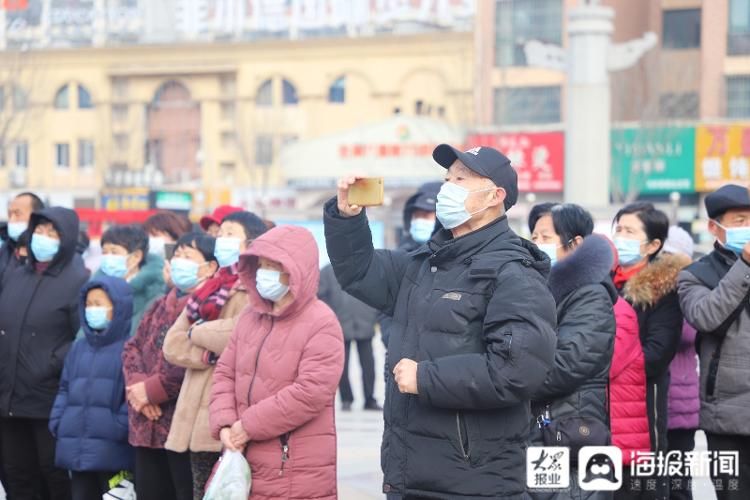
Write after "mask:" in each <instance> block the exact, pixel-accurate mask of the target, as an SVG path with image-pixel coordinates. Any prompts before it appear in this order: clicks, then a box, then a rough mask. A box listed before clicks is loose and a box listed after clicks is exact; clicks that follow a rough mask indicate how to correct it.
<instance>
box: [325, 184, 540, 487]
mask: <svg viewBox="0 0 750 500" xmlns="http://www.w3.org/2000/svg"><path fill="white" fill-rule="evenodd" d="M325 233H326V245H327V248H328V254H329V257H330V259H331V263H332V265H333V268H334V271H335V273H336V277H337V278H338V280H339V282H340V283H341V284H342V286H343V288H344V289H345V290H346V291H347V292H349V293H351V294H352V295H354V296H355V297H358V298H359V299H360V300H362V301H364V302H366V303H368V304H369V305H371V306H372V307H375V308H376V309H380V310H383V311H384V312H385V313H387V314H391V315H392V317H393V324H392V332H391V335H392V336H391V339H390V343H389V351H388V356H387V361H386V365H387V368H386V371H387V373H388V379H387V381H386V402H385V411H384V418H385V429H384V434H383V446H382V452H381V460H382V466H383V472H384V485H383V491H384V492H385V493H389V492H390V493H397V492H398V493H402V494H406V495H414V496H418V497H426V498H438V499H456V498H523V497H524V490H525V477H526V474H525V469H526V465H525V460H526V443H527V441H528V431H529V420H530V418H531V413H530V403H529V402H530V399H531V395H532V394H533V393H534V392H536V391H537V390H538V389H539V387H540V386H541V384H542V383H543V382H544V378H545V376H546V374H547V371H548V370H549V368H550V367H551V366H552V362H553V359H554V349H555V304H554V300H553V298H552V295H551V294H550V292H549V290H548V289H547V285H546V282H545V278H546V275H547V273H548V272H549V259H547V258H546V256H544V254H542V253H541V252H540V251H539V250H538V249H537V248H536V247H535V246H534V245H533V244H531V243H529V242H527V241H525V240H523V239H521V238H519V237H518V236H516V235H515V233H513V231H511V230H510V228H509V226H508V220H507V218H506V217H501V218H499V219H497V220H496V221H495V222H493V223H491V224H489V225H487V226H485V227H484V228H482V229H480V230H477V231H475V232H473V233H471V234H467V235H465V236H462V237H460V238H455V239H454V238H453V237H452V234H451V233H450V232H449V231H441V232H439V233H437V234H435V235H434V236H433V238H432V240H431V241H430V242H429V243H428V244H427V245H423V246H421V247H420V248H418V249H417V250H415V251H414V252H411V253H408V254H407V253H403V252H392V251H387V250H378V251H375V250H374V249H373V246H372V238H371V235H370V229H369V226H368V223H367V217H366V215H365V214H364V213H362V214H361V215H359V216H356V217H352V218H343V217H341V216H340V215H339V213H338V209H337V207H336V200H335V199H334V200H331V201H329V202H328V203H327V204H326V207H325ZM403 358H408V359H412V360H415V361H417V362H418V363H419V365H418V373H417V385H418V391H419V395H418V396H415V395H407V394H401V393H400V392H399V391H398V389H397V387H396V384H395V383H394V381H393V377H392V375H391V374H390V372H391V368H392V367H393V366H394V365H395V364H396V363H398V361H399V360H401V359H403Z"/></svg>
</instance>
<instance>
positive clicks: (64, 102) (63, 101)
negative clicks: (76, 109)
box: [55, 85, 70, 109]
mask: <svg viewBox="0 0 750 500" xmlns="http://www.w3.org/2000/svg"><path fill="white" fill-rule="evenodd" d="M68 94H69V92H68V85H65V86H64V87H61V88H60V90H58V91H57V94H55V109H68V108H69V107H70V97H69V96H68Z"/></svg>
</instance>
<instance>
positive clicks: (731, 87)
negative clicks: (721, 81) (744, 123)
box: [727, 75, 750, 118]
mask: <svg viewBox="0 0 750 500" xmlns="http://www.w3.org/2000/svg"><path fill="white" fill-rule="evenodd" d="M727 117H729V118H750V75H747V76H730V77H727Z"/></svg>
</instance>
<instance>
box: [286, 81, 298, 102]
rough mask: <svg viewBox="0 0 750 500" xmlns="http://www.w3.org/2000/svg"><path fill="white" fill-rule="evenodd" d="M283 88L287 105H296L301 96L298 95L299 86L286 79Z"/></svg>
mask: <svg viewBox="0 0 750 500" xmlns="http://www.w3.org/2000/svg"><path fill="white" fill-rule="evenodd" d="M282 89H283V95H284V104H285V105H287V106H296V105H297V103H299V98H298V97H297V88H296V87H295V86H294V85H292V84H291V83H290V82H289V80H284V81H283V82H282Z"/></svg>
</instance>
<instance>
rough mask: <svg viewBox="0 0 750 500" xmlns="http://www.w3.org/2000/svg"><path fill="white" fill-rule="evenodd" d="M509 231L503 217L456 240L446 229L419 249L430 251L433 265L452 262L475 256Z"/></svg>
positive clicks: (506, 220)
mask: <svg viewBox="0 0 750 500" xmlns="http://www.w3.org/2000/svg"><path fill="white" fill-rule="evenodd" d="M509 232H510V233H511V234H513V233H512V231H510V226H509V225H508V217H507V216H506V215H503V216H502V217H498V218H497V219H495V220H494V221H493V222H490V223H489V224H487V225H486V226H484V227H482V228H480V229H477V230H476V231H473V232H471V233H469V234H465V235H463V236H460V237H458V238H454V237H453V233H451V232H450V231H449V230H447V229H442V230H440V231H439V232H438V233H436V234H435V235H434V236H433V237H432V239H431V240H430V241H429V242H428V243H427V245H426V246H422V247H420V249H419V251H420V253H421V252H422V251H431V252H432V256H431V257H430V260H431V261H432V262H433V263H435V264H440V263H443V262H449V261H454V260H463V259H467V258H469V257H471V256H472V255H475V254H477V253H478V252H480V251H481V250H482V249H483V248H485V247H486V246H488V245H490V244H492V243H493V242H494V240H495V239H497V238H500V237H502V236H504V235H506V234H507V233H509Z"/></svg>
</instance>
